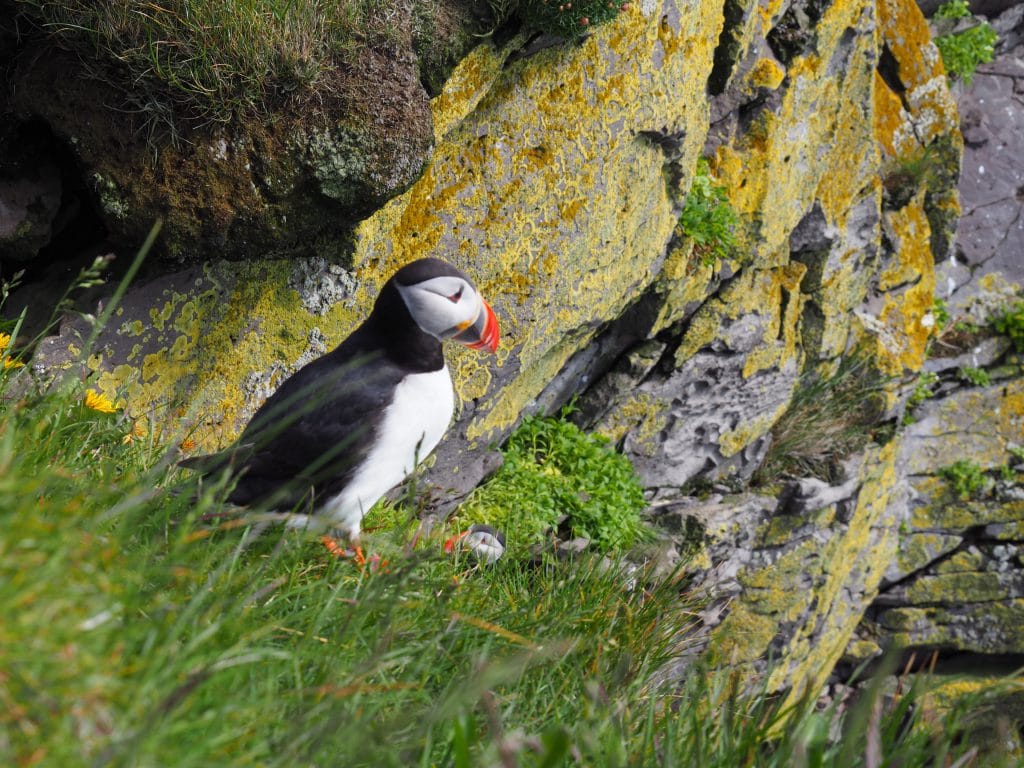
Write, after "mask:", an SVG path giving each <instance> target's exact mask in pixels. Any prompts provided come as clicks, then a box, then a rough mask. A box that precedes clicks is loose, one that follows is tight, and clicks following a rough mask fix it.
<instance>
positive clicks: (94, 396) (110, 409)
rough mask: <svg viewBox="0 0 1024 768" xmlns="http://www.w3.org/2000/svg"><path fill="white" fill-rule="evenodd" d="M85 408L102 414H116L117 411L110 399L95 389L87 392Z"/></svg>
mask: <svg viewBox="0 0 1024 768" xmlns="http://www.w3.org/2000/svg"><path fill="white" fill-rule="evenodd" d="M85 407H86V408H92V409H93V410H94V411H99V412H100V413H114V412H115V411H116V410H117V408H116V407H114V403H113V401H112V400H111V399H110V398H109V397H107V396H106V395H104V394H103V393H102V392H97V391H96V390H95V389H87V390H85Z"/></svg>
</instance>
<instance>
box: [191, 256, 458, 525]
mask: <svg viewBox="0 0 1024 768" xmlns="http://www.w3.org/2000/svg"><path fill="white" fill-rule="evenodd" d="M424 262H427V263H426V264H425V263H424ZM441 274H456V275H461V273H460V272H458V270H454V268H452V267H450V266H449V265H447V264H446V263H445V262H443V261H440V260H436V259H424V260H420V261H418V262H414V263H413V264H411V265H409V266H407V267H404V268H403V269H401V270H399V271H398V272H396V273H395V275H393V276H392V278H391V279H390V280H389V281H388V282H387V283H385V285H384V287H383V288H382V289H381V292H380V295H379V296H378V297H377V301H376V302H375V304H374V307H373V311H372V312H371V313H370V316H369V317H368V318H367V319H366V320H365V321H364V322H363V324H362V325H360V326H359V327H358V328H357V329H356V330H355V331H353V332H352V334H351V335H350V336H349V337H348V338H347V339H345V340H344V341H343V342H342V343H341V344H339V345H338V346H337V347H336V348H335V349H334V350H333V351H331V352H329V353H328V354H326V355H324V356H323V357H320V358H318V359H316V360H314V361H313V362H311V363H309V364H307V365H306V366H304V367H303V368H301V369H300V370H298V371H297V372H296V373H295V374H294V375H292V376H291V377H290V378H289V379H287V380H286V381H285V382H284V383H283V384H282V385H281V386H280V387H279V388H278V389H277V391H276V392H274V394H273V395H271V396H270V397H269V398H268V399H267V401H266V402H265V403H263V405H262V406H261V407H260V408H259V410H258V411H257V412H256V413H255V414H254V415H253V417H252V419H251V420H250V422H249V424H248V425H247V426H246V428H245V429H244V430H243V431H242V434H241V435H240V436H239V438H238V440H237V441H236V442H235V444H234V445H233V446H231V447H230V448H228V449H226V450H224V451H221V452H220V453H218V454H214V455H212V456H203V457H196V458H194V459H187V460H185V461H183V462H182V464H183V465H184V466H187V467H190V468H193V469H196V470H197V471H200V472H203V473H204V474H210V473H212V472H216V471H219V470H220V469H222V468H224V467H225V466H227V465H229V464H230V465H233V470H234V471H235V472H238V473H240V478H239V480H238V482H237V484H236V486H235V489H234V491H233V492H232V493H231V495H230V496H229V500H230V501H232V502H234V503H236V504H253V503H256V502H259V501H263V500H268V499H270V498H271V497H273V502H274V506H278V507H292V506H295V505H297V504H299V503H300V502H302V501H303V500H312V501H314V502H318V501H322V500H323V499H324V498H326V497H330V496H333V495H334V494H336V493H339V492H340V491H341V490H342V489H343V488H344V487H345V485H346V484H347V483H348V482H349V480H350V479H351V477H352V474H353V472H354V471H355V469H356V467H358V465H359V464H360V462H361V461H362V460H363V459H365V458H366V455H367V453H368V452H369V450H370V446H371V444H372V443H373V440H374V437H375V435H376V431H377V428H378V427H379V425H380V422H381V420H382V418H383V415H384V411H385V410H386V409H387V407H388V406H389V405H390V403H391V400H392V397H393V395H394V391H395V387H397V386H398V384H399V383H400V382H401V381H402V380H403V379H404V378H405V377H406V376H408V375H410V374H414V373H427V372H430V371H437V370H440V369H441V367H443V366H444V356H443V353H442V349H441V342H440V341H439V340H438V339H437V338H435V337H434V336H431V335H430V334H427V333H424V332H423V331H422V330H421V329H420V328H419V326H417V325H416V323H415V321H414V320H413V319H412V316H411V315H410V314H409V310H408V309H407V308H406V306H405V302H404V301H403V300H402V297H401V295H400V294H399V292H398V289H397V288H395V282H396V281H399V282H401V283H402V284H403V285H411V284H414V283H417V282H421V281H422V280H426V279H428V278H430V277H436V276H438V275H441Z"/></svg>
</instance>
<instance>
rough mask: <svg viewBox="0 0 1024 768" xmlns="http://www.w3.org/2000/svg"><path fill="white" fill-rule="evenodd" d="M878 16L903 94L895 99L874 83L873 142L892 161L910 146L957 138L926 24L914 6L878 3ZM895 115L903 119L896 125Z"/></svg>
mask: <svg viewBox="0 0 1024 768" xmlns="http://www.w3.org/2000/svg"><path fill="white" fill-rule="evenodd" d="M877 13H878V29H879V33H880V35H881V38H882V42H883V43H884V44H885V46H886V47H887V48H888V50H889V51H890V52H891V53H892V56H893V58H894V59H895V60H896V63H897V65H898V67H897V69H898V77H899V79H900V83H901V84H902V86H903V88H904V90H903V92H902V94H901V95H900V96H897V95H896V94H892V93H891V91H890V92H889V93H886V91H889V89H888V87H887V86H885V85H884V83H881V82H879V83H878V88H877V90H876V99H875V110H876V115H877V117H876V127H877V129H878V132H879V133H878V138H879V141H881V142H882V144H883V146H885V147H886V149H887V151H890V152H891V153H892V154H893V155H894V156H895V157H906V156H907V154H908V151H910V148H911V147H912V146H914V145H916V146H917V147H927V146H929V145H930V144H931V143H932V140H933V139H935V138H937V137H939V136H946V135H949V134H951V133H954V134H958V132H957V131H955V127H956V126H958V125H959V122H960V121H959V117H958V113H957V108H956V101H955V100H954V99H953V96H952V95H951V94H950V92H949V88H948V86H947V83H946V73H945V69H944V68H943V66H942V57H941V56H940V55H939V51H938V48H936V47H935V44H934V43H932V41H931V31H930V30H929V28H928V22H927V20H926V19H925V18H924V14H922V13H921V10H920V8H919V7H918V5H917V3H915V2H914V0H880V1H879V2H878V3H877ZM897 103H899V111H898V112H897V108H896V107H897ZM904 107H905V108H904ZM897 114H900V115H904V116H905V117H904V119H899V120H897ZM957 141H959V137H957Z"/></svg>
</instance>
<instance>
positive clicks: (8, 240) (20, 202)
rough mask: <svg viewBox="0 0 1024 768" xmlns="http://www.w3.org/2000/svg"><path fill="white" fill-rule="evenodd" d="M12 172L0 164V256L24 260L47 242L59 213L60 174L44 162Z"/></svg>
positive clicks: (51, 164) (32, 255)
mask: <svg viewBox="0 0 1024 768" xmlns="http://www.w3.org/2000/svg"><path fill="white" fill-rule="evenodd" d="M12 170H13V171H14V172H13V174H11V171H8V172H6V173H5V172H4V169H3V167H2V165H0V257H2V258H7V259H15V260H18V261H26V260H28V259H31V258H33V257H34V256H35V255H36V254H37V253H38V252H39V249H40V248H42V247H43V246H44V245H46V244H47V243H48V242H49V241H50V237H51V235H52V226H53V223H54V220H55V219H56V218H57V213H58V211H59V210H60V201H61V181H60V171H59V170H58V169H57V166H56V165H54V164H53V163H51V162H48V161H40V162H38V163H37V164H33V167H32V168H31V169H28V168H25V167H23V166H19V167H18V168H15V169H12Z"/></svg>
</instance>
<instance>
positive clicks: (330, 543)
mask: <svg viewBox="0 0 1024 768" xmlns="http://www.w3.org/2000/svg"><path fill="white" fill-rule="evenodd" d="M320 541H321V542H322V543H323V545H324V547H325V548H326V549H327V551H328V552H330V553H331V554H332V555H334V556H335V557H337V558H339V559H342V560H348V559H351V560H352V562H353V563H355V564H356V565H358V566H359V567H360V568H363V569H365V568H369V570H370V573H376V572H377V571H386V570H387V566H388V561H387V560H384V559H383V558H382V557H381V556H380V555H370V556H369V557H367V556H366V555H365V554H364V553H363V548H362V547H360V546H358V545H357V546H356V547H354V548H353V549H346V548H345V547H344V546H343V545H342V544H341V543H340V542H339V541H338V540H337V539H335V538H332V537H331V536H321V537H320Z"/></svg>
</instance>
